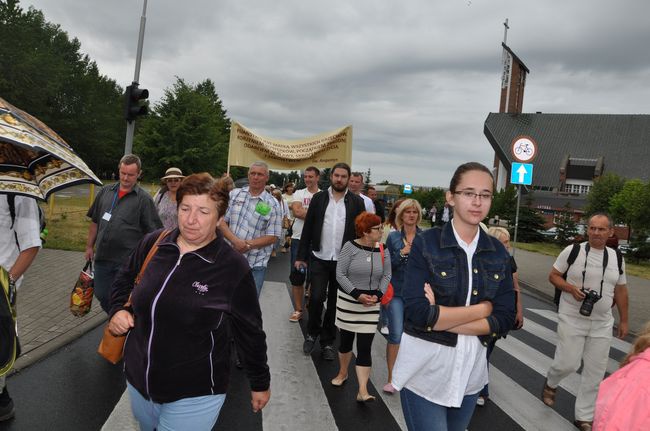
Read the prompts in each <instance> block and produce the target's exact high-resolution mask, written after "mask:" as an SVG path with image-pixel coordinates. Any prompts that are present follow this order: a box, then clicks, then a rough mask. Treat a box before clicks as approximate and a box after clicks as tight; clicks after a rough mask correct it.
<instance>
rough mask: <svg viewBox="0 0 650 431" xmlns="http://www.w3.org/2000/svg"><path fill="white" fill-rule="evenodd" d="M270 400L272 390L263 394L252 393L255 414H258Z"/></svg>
mask: <svg viewBox="0 0 650 431" xmlns="http://www.w3.org/2000/svg"><path fill="white" fill-rule="evenodd" d="M269 398H271V389H267V390H265V391H262V392H255V391H251V405H252V406H253V412H255V413H257V412H259V411H260V410H262V409H263V408H264V406H265V405H266V403H268V402H269Z"/></svg>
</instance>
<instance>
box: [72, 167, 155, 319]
mask: <svg viewBox="0 0 650 431" xmlns="http://www.w3.org/2000/svg"><path fill="white" fill-rule="evenodd" d="M118 169H119V174H120V180H119V182H117V183H115V184H112V185H108V186H105V187H102V189H101V190H100V191H99V193H98V194H97V197H96V198H95V201H94V202H93V204H92V205H91V207H90V209H89V210H88V213H87V214H86V215H87V216H88V217H90V219H91V223H90V227H89V228H88V240H87V241H86V254H85V256H86V260H92V259H93V258H94V260H95V268H94V269H95V296H96V297H97V299H98V300H99V303H100V305H101V306H102V309H103V310H104V311H105V312H106V313H108V312H109V310H110V308H111V307H110V297H111V295H110V289H111V285H112V283H113V278H114V277H115V274H116V273H117V270H118V269H119V267H120V265H122V263H123V262H124V261H125V260H126V259H127V258H128V257H129V254H130V253H131V251H132V250H133V248H135V246H136V245H137V244H138V242H139V241H140V239H142V237H143V236H144V235H145V234H147V233H149V232H152V231H154V230H156V229H160V228H161V227H162V222H161V221H160V217H159V216H158V212H157V211H156V207H155V205H154V202H153V199H152V198H151V196H150V195H149V193H147V192H146V191H145V190H144V189H142V188H141V187H140V186H138V178H139V177H140V174H141V173H142V163H141V162H140V158H139V157H138V156H135V155H133V154H127V155H125V156H124V157H122V159H121V160H120V163H119V165H118Z"/></svg>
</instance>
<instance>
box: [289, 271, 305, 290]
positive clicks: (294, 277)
mask: <svg viewBox="0 0 650 431" xmlns="http://www.w3.org/2000/svg"><path fill="white" fill-rule="evenodd" d="M289 281H290V282H291V285H292V286H302V285H303V284H304V283H305V268H304V267H302V266H301V267H300V268H299V269H296V268H295V267H294V268H292V269H291V274H289Z"/></svg>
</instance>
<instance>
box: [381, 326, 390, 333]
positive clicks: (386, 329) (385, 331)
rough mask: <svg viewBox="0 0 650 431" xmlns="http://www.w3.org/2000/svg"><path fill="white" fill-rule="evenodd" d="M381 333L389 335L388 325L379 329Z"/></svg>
mask: <svg viewBox="0 0 650 431" xmlns="http://www.w3.org/2000/svg"><path fill="white" fill-rule="evenodd" d="M379 333H381V334H382V335H388V334H389V332H388V326H382V327H381V329H380V330H379Z"/></svg>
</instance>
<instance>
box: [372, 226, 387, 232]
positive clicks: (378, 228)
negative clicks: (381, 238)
mask: <svg viewBox="0 0 650 431" xmlns="http://www.w3.org/2000/svg"><path fill="white" fill-rule="evenodd" d="M370 230H376V231H380V230H384V227H383V226H375V227H371V228H370Z"/></svg>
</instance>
